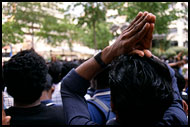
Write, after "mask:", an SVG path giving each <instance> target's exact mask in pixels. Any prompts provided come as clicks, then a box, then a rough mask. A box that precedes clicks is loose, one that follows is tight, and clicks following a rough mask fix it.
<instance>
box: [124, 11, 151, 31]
mask: <svg viewBox="0 0 190 127" xmlns="http://www.w3.org/2000/svg"><path fill="white" fill-rule="evenodd" d="M147 15H148V12H147V11H145V12H144V14H143V16H141V18H139V19H138V20H137V21H136V22H135V23H133V24H132V25H131V26H130V27H129V28H128V29H127V30H126V32H128V31H130V30H131V29H133V28H134V27H135V26H137V25H138V24H139V23H140V22H141V21H142V20H143V19H144V18H146V16H147Z"/></svg>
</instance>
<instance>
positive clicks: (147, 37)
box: [141, 23, 154, 49]
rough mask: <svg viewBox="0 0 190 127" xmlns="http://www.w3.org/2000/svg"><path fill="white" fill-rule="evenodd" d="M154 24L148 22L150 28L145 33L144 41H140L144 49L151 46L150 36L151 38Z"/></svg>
mask: <svg viewBox="0 0 190 127" xmlns="http://www.w3.org/2000/svg"><path fill="white" fill-rule="evenodd" d="M153 31H154V24H153V23H151V24H150V28H149V30H148V32H147V34H146V35H145V38H144V41H142V42H141V45H142V46H143V48H144V49H150V48H151V47H152V38H153Z"/></svg>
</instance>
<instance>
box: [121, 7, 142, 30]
mask: <svg viewBox="0 0 190 127" xmlns="http://www.w3.org/2000/svg"><path fill="white" fill-rule="evenodd" d="M142 16H143V13H142V12H141V11H140V12H139V13H138V15H137V16H136V18H135V19H134V20H133V21H132V22H131V24H130V25H129V26H128V27H127V28H126V29H125V30H123V31H126V30H127V29H129V28H130V27H131V26H132V25H133V24H134V23H135V22H136V21H137V20H138V19H139V18H140V17H142Z"/></svg>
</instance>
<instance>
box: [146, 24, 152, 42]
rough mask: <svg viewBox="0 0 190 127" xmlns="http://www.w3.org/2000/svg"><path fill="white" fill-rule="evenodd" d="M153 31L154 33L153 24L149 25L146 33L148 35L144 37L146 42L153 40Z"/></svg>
mask: <svg viewBox="0 0 190 127" xmlns="http://www.w3.org/2000/svg"><path fill="white" fill-rule="evenodd" d="M153 31H154V24H153V23H151V24H150V28H149V31H148V33H147V35H146V37H147V39H148V40H152V38H153Z"/></svg>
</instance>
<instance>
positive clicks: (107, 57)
mask: <svg viewBox="0 0 190 127" xmlns="http://www.w3.org/2000/svg"><path fill="white" fill-rule="evenodd" d="M112 50H113V48H112V46H107V47H106V48H104V49H103V50H102V54H101V59H102V61H103V62H104V63H105V64H109V63H110V62H111V61H112V60H113V58H114V55H113V51H112ZM101 69H102V68H101V66H100V65H99V64H98V63H97V62H96V60H95V59H94V57H92V58H90V59H89V60H87V61H86V62H84V63H83V64H81V65H80V66H79V67H77V68H76V72H77V73H78V74H79V75H80V76H81V77H83V78H85V79H86V80H91V79H92V78H93V76H94V75H95V74H96V73H97V72H99V71H100V70H101Z"/></svg>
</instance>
